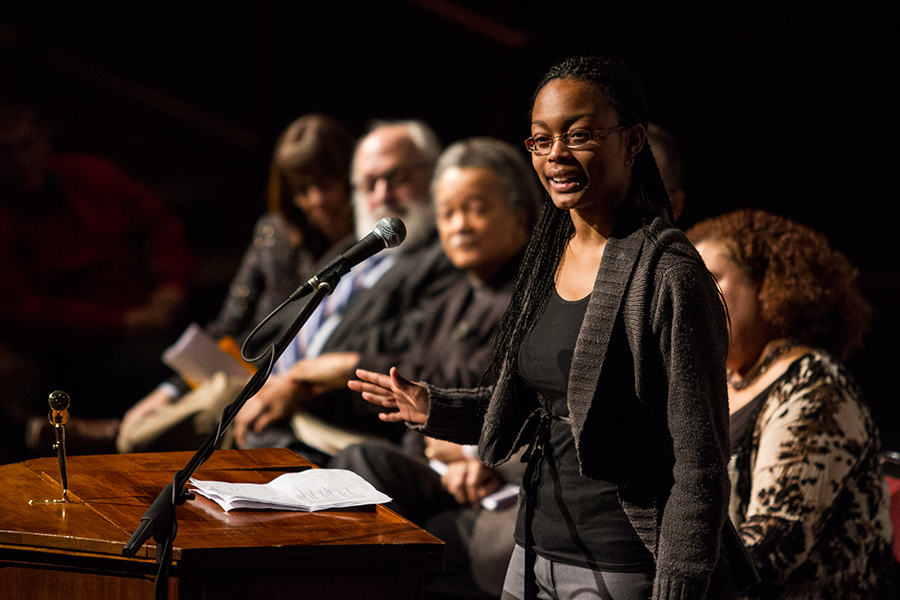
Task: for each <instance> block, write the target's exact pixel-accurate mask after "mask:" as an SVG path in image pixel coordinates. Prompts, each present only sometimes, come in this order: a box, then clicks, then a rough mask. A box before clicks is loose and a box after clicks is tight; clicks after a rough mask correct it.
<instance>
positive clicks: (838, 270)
mask: <svg viewBox="0 0 900 600" xmlns="http://www.w3.org/2000/svg"><path fill="white" fill-rule="evenodd" d="M687 233H688V237H689V239H690V240H691V241H692V242H694V244H695V245H696V248H697V250H698V252H700V255H701V256H702V257H703V260H704V261H705V262H706V265H707V267H709V270H710V271H711V272H712V273H713V275H714V276H715V277H716V279H717V281H718V284H719V288H720V289H721V292H722V296H723V299H724V301H725V303H726V307H727V311H728V315H729V323H730V340H729V351H728V359H727V362H726V365H727V367H728V370H727V376H728V400H729V409H730V412H731V435H730V437H731V445H732V447H731V451H732V463H731V465H732V471H733V472H732V501H731V506H730V516H731V518H732V521H733V522H734V524H735V525H736V526H737V527H738V531H739V533H740V536H741V539H742V540H743V542H744V545H745V546H746V548H747V549H748V551H749V552H750V555H751V556H752V557H753V559H754V562H755V563H756V567H757V570H758V571H759V574H760V577H761V582H760V584H759V585H758V586H756V587H754V588H753V589H752V590H751V592H752V594H751V596H750V597H752V598H765V599H773V598H778V599H789V598H791V599H793V598H797V599H800V598H804V599H808V598H855V599H864V598H895V597H897V596H896V595H895V594H896V591H893V592H892V591H891V590H890V589H889V587H888V586H889V585H890V583H889V582H890V576H889V570H890V569H891V565H892V554H891V524H890V519H889V514H888V496H887V493H886V489H885V484H884V479H883V478H882V476H881V473H880V470H879V465H878V457H877V455H878V451H879V442H878V431H877V429H876V427H875V425H874V423H873V422H872V418H871V415H870V414H869V409H868V407H867V406H866V404H865V403H864V402H863V400H862V397H861V393H860V390H859V388H858V387H857V385H856V383H854V381H853V379H852V377H851V376H850V374H849V373H848V372H847V370H846V369H845V368H844V366H843V365H842V364H841V363H840V362H839V361H841V360H844V359H846V358H847V356H848V355H849V354H850V352H851V351H852V350H854V349H855V348H857V347H858V346H860V344H861V342H862V336H863V333H865V331H866V329H867V327H868V323H869V317H870V313H871V310H870V308H869V305H868V303H867V302H866V301H865V299H863V297H862V295H861V294H860V291H859V288H858V285H857V272H856V269H854V268H853V266H852V265H851V264H850V263H849V262H848V261H847V259H846V258H845V257H844V256H843V255H842V254H841V253H840V252H837V251H835V250H833V249H832V248H830V247H829V245H828V242H827V241H826V239H825V238H824V237H823V236H822V235H820V234H818V233H816V232H814V231H812V230H811V229H809V228H807V227H804V226H802V225H799V224H797V223H794V222H792V221H789V220H788V219H785V218H783V217H779V216H776V215H772V214H769V213H766V212H762V211H755V210H741V211H737V212H733V213H730V214H727V215H724V216H720V217H717V218H714V219H709V220H707V221H703V222H701V223H698V224H697V225H696V226H694V227H693V228H691V229H690V230H689V231H688V232H687Z"/></svg>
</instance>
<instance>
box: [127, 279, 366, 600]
mask: <svg viewBox="0 0 900 600" xmlns="http://www.w3.org/2000/svg"><path fill="white" fill-rule="evenodd" d="M347 271H349V268H347V269H340V270H338V271H336V272H334V273H329V274H328V277H326V278H322V277H321V276H317V277H315V278H313V280H310V283H314V284H315V285H314V289H315V291H314V293H313V296H312V298H310V300H309V302H307V304H306V306H305V307H304V308H303V310H302V311H301V312H300V314H299V315H298V316H297V318H296V319H295V320H294V322H293V323H292V324H291V326H290V327H289V328H288V329H287V330H286V331H285V333H284V334H283V335H282V336H281V338H280V339H279V340H278V341H277V342H276V343H275V344H273V345H272V346H270V348H269V350H270V351H271V352H270V354H269V361H268V365H267V368H266V369H257V371H256V373H254V374H253V377H252V378H251V379H250V381H249V382H247V385H246V386H244V389H242V390H241V392H240V393H239V394H238V396H237V398H236V399H235V400H234V401H233V402H232V403H231V404H229V405H228V406H227V407H225V410H223V411H222V417H221V419H220V421H219V424H218V426H217V427H216V430H215V431H213V432H212V433H211V434H210V435H209V437H208V438H207V439H206V441H204V442H203V443H202V444H201V445H200V448H199V449H198V450H197V452H196V453H195V454H194V456H193V458H191V460H190V461H189V462H188V464H187V465H186V466H185V467H184V468H183V469H182V470H180V471H178V472H177V473H176V474H175V478H174V480H173V482H172V483H170V484H168V485H166V486H165V487H164V488H163V490H162V492H160V494H159V496H157V498H156V500H154V501H153V504H151V505H150V508H149V509H148V510H147V512H146V513H144V516H143V517H141V523H140V525H138V527H137V529H135V531H134V533H133V534H132V536H131V539H129V540H128V542H127V543H126V544H125V547H124V548H123V549H122V554H124V555H125V556H127V557H129V558H130V557H133V556H134V555H135V554H136V553H137V551H138V550H139V549H140V547H141V546H142V545H143V544H144V542H146V541H147V540H148V539H149V538H150V536H153V539H154V540H155V541H156V564H157V574H156V600H167V599H168V597H169V586H168V576H169V567H170V566H171V563H172V547H173V543H174V541H175V535H176V534H177V532H178V523H177V519H176V514H175V507H176V506H179V505H181V504H184V502H185V501H186V500H190V499H192V498H193V497H194V495H193V494H191V493H190V492H188V491H187V489H186V488H185V487H184V486H185V484H186V483H187V482H188V480H189V479H190V477H191V475H193V474H194V471H196V470H197V468H198V467H200V465H202V464H203V463H204V462H206V461H207V459H209V457H210V456H212V453H213V452H214V451H215V450H216V447H217V446H218V444H219V441H220V439H221V437H222V434H223V433H224V431H225V429H226V428H227V427H228V426H229V425H231V422H232V421H233V420H234V417H235V416H236V415H237V413H238V411H240V410H241V407H243V406H244V403H245V402H246V401H247V399H249V398H250V397H251V396H253V395H254V394H255V393H256V392H258V391H259V389H260V388H261V387H262V385H263V383H265V381H266V379H268V378H269V375H270V374H271V373H272V367H273V365H274V364H275V361H276V360H278V358H279V357H280V356H281V355H282V354H283V353H284V351H285V349H286V348H287V347H288V346H289V345H290V343H291V341H292V340H293V339H294V337H295V336H296V335H297V333H298V332H299V331H300V329H301V328H302V327H303V325H304V324H305V323H306V321H307V320H308V319H309V317H310V315H311V314H312V313H313V311H314V310H315V309H316V308H317V307H318V306H319V304H320V303H321V302H322V300H323V299H324V297H325V296H326V295H328V294H331V292H332V290H333V289H334V287H335V286H336V285H337V282H338V280H339V279H340V277H341V276H342V275H344V273H346V272H347ZM308 287H309V286H308ZM309 289H310V290H312V289H313V288H312V287H309ZM306 293H309V292H306ZM298 297H299V296H298ZM296 299H297V298H295V297H293V296H292V297H291V298H289V300H288V301H287V302H285V303H284V304H282V306H281V307H280V308H283V307H284V306H285V305H286V304H288V302H290V301H292V300H296ZM280 308H279V309H276V310H275V312H273V313H272V314H271V315H269V317H267V318H266V320H268V319H269V318H271V317H272V316H273V315H274V314H275V313H277V312H278V310H280ZM263 323H265V321H263ZM261 325H262V323H260V325H259V326H257V329H258V328H259V327H260V326H261ZM252 337H253V334H252V333H251V334H250V337H248V338H247V339H248V340H249V339H251V338H252ZM245 343H246V342H245Z"/></svg>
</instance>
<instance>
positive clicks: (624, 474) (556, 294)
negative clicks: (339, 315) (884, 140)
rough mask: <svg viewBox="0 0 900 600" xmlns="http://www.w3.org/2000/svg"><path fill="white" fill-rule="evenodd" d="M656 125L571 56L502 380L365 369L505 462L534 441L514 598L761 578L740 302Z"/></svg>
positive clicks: (398, 414)
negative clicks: (738, 451) (653, 142)
mask: <svg viewBox="0 0 900 600" xmlns="http://www.w3.org/2000/svg"><path fill="white" fill-rule="evenodd" d="M647 124H648V118H647V109H646V104H645V102H644V98H643V93H642V91H641V86H640V83H639V81H638V79H637V77H636V76H635V75H634V73H633V72H632V71H631V70H630V69H629V68H628V67H626V66H625V65H623V64H621V63H619V62H617V61H615V60H610V59H604V58H573V59H569V60H567V61H564V62H562V63H560V64H559V65H556V66H555V67H553V68H552V69H551V70H550V71H549V72H548V73H547V75H546V76H545V77H544V79H543V80H542V81H541V83H540V85H539V86H538V89H537V92H536V93H535V96H534V100H533V106H532V112H531V137H529V138H528V139H527V140H526V142H525V145H526V147H527V149H528V150H529V151H530V152H531V153H532V164H533V166H534V168H535V170H536V172H537V174H538V177H539V179H540V180H541V182H542V183H543V185H544V188H545V189H546V191H547V192H548V194H549V202H547V203H546V204H545V207H544V211H543V214H542V216H541V219H540V221H539V222H538V224H537V226H536V229H535V231H536V233H535V235H534V236H533V237H532V240H531V242H530V243H529V245H528V248H527V250H526V253H525V258H524V262H523V266H522V269H521V270H520V273H519V278H518V281H517V284H516V289H515V291H514V293H513V297H512V300H511V302H510V305H509V309H508V310H507V312H506V314H505V316H504V318H503V321H502V322H501V325H500V329H499V332H498V336H497V339H496V342H495V348H494V358H493V361H492V368H491V369H490V371H489V373H488V375H487V376H486V379H485V385H484V386H482V387H480V388H477V389H469V390H441V389H436V388H434V387H431V386H429V385H428V384H424V383H411V382H409V381H408V380H406V379H404V378H403V377H402V376H401V375H400V374H399V373H398V372H397V370H396V369H391V372H390V374H389V375H384V374H378V373H372V372H368V371H359V372H358V373H357V375H358V376H359V378H360V380H361V381H353V382H351V383H350V387H351V388H352V389H355V390H358V391H361V392H363V396H364V398H366V399H367V400H369V401H370V402H373V403H375V404H380V405H382V406H385V407H389V408H393V409H397V410H396V411H394V412H388V413H384V414H382V419H384V420H387V421H400V420H405V421H407V422H410V423H414V424H417V426H419V427H420V428H421V429H422V430H423V431H424V432H425V433H427V434H428V435H431V436H434V437H438V438H443V439H447V440H450V441H454V442H457V443H463V444H473V443H476V442H478V444H479V448H478V451H479V456H480V457H481V459H482V460H483V461H484V462H485V463H486V464H487V465H488V466H495V465H497V464H499V463H502V462H503V461H505V460H508V459H509V458H510V457H511V456H512V455H513V453H515V452H516V450H518V449H519V448H521V447H524V446H528V447H529V450H528V452H527V453H526V456H528V468H527V471H526V474H525V478H524V481H523V486H522V489H523V495H522V497H521V498H520V510H519V518H518V523H517V526H516V534H515V538H516V542H517V548H516V551H515V553H514V554H513V557H512V559H511V561H510V564H509V570H508V572H507V577H506V582H505V584H504V591H503V597H504V598H536V597H541V598H569V597H575V596H576V595H577V594H581V595H578V596H577V597H579V598H588V597H590V598H613V599H617V600H620V599H638V598H640V599H646V598H654V599H664V598H679V599H688V598H697V599H700V598H707V597H708V598H735V597H737V596H736V591H735V590H736V588H740V587H745V586H746V585H747V583H748V581H746V579H747V578H746V577H743V576H739V575H742V574H744V573H746V571H740V570H739V568H741V567H743V568H745V569H746V568H749V569H750V572H749V575H750V576H752V567H749V565H748V563H746V555H745V554H743V553H742V549H741V548H740V543H739V541H738V540H737V537H736V535H735V534H734V530H733V529H731V528H730V525H729V524H728V522H727V518H726V511H727V504H728V475H727V463H728V445H727V440H728V410H727V394H726V390H725V357H726V352H727V347H728V342H727V331H726V322H725V316H724V311H723V309H722V304H721V302H720V301H719V298H718V295H717V293H716V288H715V284H714V282H713V280H712V278H711V277H710V275H709V273H708V271H707V270H706V268H705V267H704V265H703V263H702V261H701V260H700V257H699V256H698V255H697V253H696V252H695V251H694V249H693V247H692V246H691V245H690V243H689V242H688V241H687V239H686V238H685V237H684V235H683V234H682V233H681V232H680V231H678V230H677V229H675V228H674V227H673V226H672V224H671V209H670V205H669V201H668V197H667V196H666V192H665V187H664V186H663V182H662V179H661V178H660V175H659V171H658V169H657V167H656V163H655V161H654V159H653V154H652V152H651V150H650V146H649V144H647V143H646V128H647ZM479 439H480V441H479Z"/></svg>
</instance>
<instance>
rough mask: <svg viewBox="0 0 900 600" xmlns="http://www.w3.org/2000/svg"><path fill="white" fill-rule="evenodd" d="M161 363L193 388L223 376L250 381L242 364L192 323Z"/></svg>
mask: <svg viewBox="0 0 900 600" xmlns="http://www.w3.org/2000/svg"><path fill="white" fill-rule="evenodd" d="M162 359H163V362H164V363H166V364H167V365H168V366H169V367H171V368H172V370H174V371H175V372H176V373H178V374H179V375H180V376H181V377H182V378H183V379H184V380H185V381H187V382H188V383H189V384H191V386H196V385H199V384H200V383H201V382H203V381H205V380H206V379H208V378H210V377H212V376H213V375H215V374H216V373H220V372H221V373H225V374H226V375H228V377H229V378H233V379H237V380H239V381H244V382H247V381H249V380H250V377H251V373H250V371H248V370H247V367H246V366H244V364H243V363H241V362H239V361H237V360H235V359H234V358H233V357H232V356H231V355H230V354H228V353H227V352H225V351H224V350H222V349H221V348H220V347H219V345H218V344H217V343H216V341H215V340H214V339H212V338H211V337H209V334H207V333H206V332H205V331H204V330H203V328H202V327H200V326H199V325H197V324H196V323H191V324H190V326H188V328H187V329H185V330H184V333H182V334H181V337H179V338H178V340H177V341H176V342H175V343H174V344H172V345H171V346H170V347H168V348H166V351H165V352H163V357H162Z"/></svg>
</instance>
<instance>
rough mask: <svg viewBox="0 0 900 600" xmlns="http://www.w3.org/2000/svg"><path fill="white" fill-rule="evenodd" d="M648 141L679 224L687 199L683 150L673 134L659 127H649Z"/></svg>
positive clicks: (652, 125)
mask: <svg viewBox="0 0 900 600" xmlns="http://www.w3.org/2000/svg"><path fill="white" fill-rule="evenodd" d="M647 141H649V142H650V148H651V149H652V150H653V158H655V159H656V166H657V167H658V168H659V174H660V176H661V177H662V180H663V184H664V185H665V186H666V192H667V193H668V194H669V202H670V203H671V204H672V219H673V222H675V223H677V222H678V221H679V219H681V215H682V213H684V208H685V204H686V203H687V197H686V196H685V193H684V188H683V187H682V186H683V185H684V158H683V157H682V155H681V149H680V148H679V147H678V144H677V143H676V141H675V138H674V137H673V136H672V134H671V133H669V132H668V131H666V130H665V129H663V128H662V127H660V126H659V125H657V124H656V123H650V124H649V125H648V126H647Z"/></svg>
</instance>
